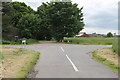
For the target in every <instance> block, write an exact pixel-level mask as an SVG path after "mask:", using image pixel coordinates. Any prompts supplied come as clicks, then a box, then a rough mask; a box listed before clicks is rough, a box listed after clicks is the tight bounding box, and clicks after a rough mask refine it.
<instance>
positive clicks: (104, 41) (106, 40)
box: [64, 37, 115, 45]
mask: <svg viewBox="0 0 120 80" xmlns="http://www.w3.org/2000/svg"><path fill="white" fill-rule="evenodd" d="M114 40H115V38H96V37H89V38H64V41H65V42H66V43H72V44H92V45H112V44H113V41H114ZM68 41H69V42H68Z"/></svg>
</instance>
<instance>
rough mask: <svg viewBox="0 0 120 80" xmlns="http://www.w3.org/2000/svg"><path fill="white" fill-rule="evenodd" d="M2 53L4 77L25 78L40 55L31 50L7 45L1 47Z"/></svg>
mask: <svg viewBox="0 0 120 80" xmlns="http://www.w3.org/2000/svg"><path fill="white" fill-rule="evenodd" d="M2 53H3V57H4V59H3V61H4V62H3V67H4V69H5V70H4V71H3V75H4V76H5V78H26V77H27V75H28V73H29V72H30V71H31V69H32V68H33V66H34V65H35V64H36V62H37V60H38V59H39V55H40V53H39V52H36V51H33V50H28V49H23V48H9V47H3V49H2Z"/></svg>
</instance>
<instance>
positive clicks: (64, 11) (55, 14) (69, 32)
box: [38, 2, 84, 41]
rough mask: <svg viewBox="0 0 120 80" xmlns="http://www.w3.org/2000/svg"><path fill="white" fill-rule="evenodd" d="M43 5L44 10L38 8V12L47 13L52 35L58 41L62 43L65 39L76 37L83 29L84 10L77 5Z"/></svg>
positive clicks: (59, 3)
mask: <svg viewBox="0 0 120 80" xmlns="http://www.w3.org/2000/svg"><path fill="white" fill-rule="evenodd" d="M43 5H44V6H45V7H44V9H41V8H40V9H39V8H38V11H42V12H43V13H44V12H45V13H46V14H45V16H46V18H45V19H47V20H48V21H47V22H49V28H50V33H51V34H52V36H53V37H54V38H55V39H56V40H58V41H61V40H62V39H63V37H72V36H75V35H76V34H78V33H79V32H80V30H82V29H83V26H84V22H83V13H82V9H83V8H80V9H79V8H78V7H77V6H78V5H77V4H72V2H50V3H43V4H42V6H43ZM42 6H40V7H42ZM41 16H42V15H41Z"/></svg>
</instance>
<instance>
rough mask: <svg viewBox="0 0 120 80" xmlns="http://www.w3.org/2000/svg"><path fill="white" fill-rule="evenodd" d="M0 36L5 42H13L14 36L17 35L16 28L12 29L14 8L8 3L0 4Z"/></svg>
mask: <svg viewBox="0 0 120 80" xmlns="http://www.w3.org/2000/svg"><path fill="white" fill-rule="evenodd" d="M2 7H3V9H2V12H3V14H2V36H3V39H6V40H14V36H16V35H18V34H19V31H18V29H17V28H15V27H13V24H12V19H13V17H14V14H15V13H14V11H15V10H14V8H13V6H12V5H11V3H9V2H4V3H2Z"/></svg>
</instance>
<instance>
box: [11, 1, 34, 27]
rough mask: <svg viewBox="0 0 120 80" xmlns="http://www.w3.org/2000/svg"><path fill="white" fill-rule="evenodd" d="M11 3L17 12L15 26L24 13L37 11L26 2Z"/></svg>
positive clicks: (14, 18) (14, 20)
mask: <svg viewBox="0 0 120 80" xmlns="http://www.w3.org/2000/svg"><path fill="white" fill-rule="evenodd" d="M11 5H12V6H13V8H14V13H15V14H14V17H13V20H12V21H13V22H12V23H13V25H14V26H15V27H16V25H17V24H18V21H19V20H20V18H21V17H22V16H23V15H26V14H34V13H35V11H34V10H33V9H32V8H31V7H30V6H27V5H26V4H25V3H24V2H11Z"/></svg>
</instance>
